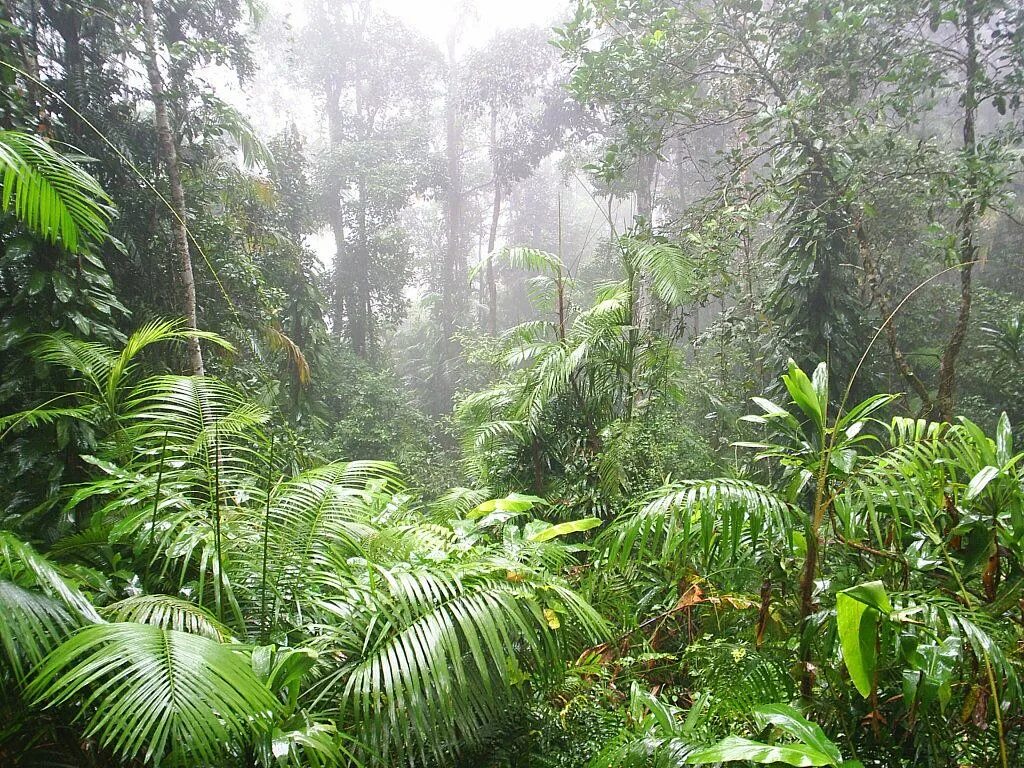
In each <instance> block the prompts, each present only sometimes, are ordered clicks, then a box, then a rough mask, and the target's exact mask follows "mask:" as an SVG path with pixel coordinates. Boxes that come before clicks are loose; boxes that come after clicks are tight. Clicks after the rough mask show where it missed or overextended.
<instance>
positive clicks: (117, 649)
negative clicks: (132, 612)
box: [28, 623, 277, 765]
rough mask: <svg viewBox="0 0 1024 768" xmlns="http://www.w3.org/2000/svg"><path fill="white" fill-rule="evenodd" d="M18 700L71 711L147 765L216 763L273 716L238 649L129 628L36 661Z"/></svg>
mask: <svg viewBox="0 0 1024 768" xmlns="http://www.w3.org/2000/svg"><path fill="white" fill-rule="evenodd" d="M28 694H29V696H30V697H31V698H32V699H33V700H35V701H36V703H38V704H43V705H45V706H47V707H54V706H59V705H62V704H70V703H74V704H75V707H76V708H77V709H79V713H80V714H79V717H81V718H83V719H85V720H86V731H85V732H86V735H87V736H90V737H95V738H97V740H98V741H99V743H100V744H101V745H102V746H103V747H104V748H107V749H110V750H111V751H112V752H114V753H116V754H118V755H121V756H123V757H125V758H129V759H134V758H142V759H144V760H146V761H151V762H153V763H154V764H156V765H159V764H160V762H161V761H163V760H165V759H166V758H168V757H171V758H172V760H174V761H177V762H188V763H191V764H193V765H209V764H213V763H216V762H217V761H218V760H219V759H220V758H221V757H222V756H223V755H224V753H225V751H226V750H227V749H229V748H230V747H231V745H232V744H239V743H246V742H251V741H252V740H254V739H255V738H256V736H257V735H258V733H259V732H260V731H261V730H262V729H263V728H264V727H265V723H266V721H267V718H268V717H269V716H270V715H271V714H272V713H273V712H274V710H275V709H276V708H277V702H276V700H275V699H274V697H273V696H272V695H271V694H270V691H269V690H268V689H267V688H266V687H265V686H264V685H263V684H262V683H260V681H259V680H258V679H257V678H256V676H255V675H254V673H253V671H252V668H251V666H250V665H249V663H248V661H247V659H246V658H245V656H244V655H242V654H241V653H239V652H238V651H235V650H233V649H231V648H230V647H228V646H224V645H220V644H219V643H216V642H214V641H213V640H210V639H209V638H206V637H202V636H201V635H193V634H188V633H185V632H178V631H176V630H173V629H163V628H161V627H156V626H152V625H149V624H133V623H114V624H97V625H94V626H90V627H86V628H85V629H82V630H80V631H79V632H78V633H77V634H75V635H74V636H72V637H71V638H70V639H69V640H67V641H65V642H64V643H62V644H61V645H60V646H58V647H57V648H56V650H54V651H53V652H52V653H51V654H50V655H49V656H48V657H47V658H46V660H45V661H44V662H43V663H42V665H41V666H40V667H39V669H38V670H37V672H36V676H35V678H34V679H33V681H32V683H31V684H30V686H29V688H28Z"/></svg>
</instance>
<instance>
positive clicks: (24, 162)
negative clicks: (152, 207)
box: [0, 131, 114, 253]
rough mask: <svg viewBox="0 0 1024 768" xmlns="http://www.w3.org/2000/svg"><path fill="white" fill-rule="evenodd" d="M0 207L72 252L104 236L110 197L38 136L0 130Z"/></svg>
mask: <svg viewBox="0 0 1024 768" xmlns="http://www.w3.org/2000/svg"><path fill="white" fill-rule="evenodd" d="M0 173H2V179H3V189H2V190H0V207H2V208H3V210H5V211H11V210H13V211H14V215H15V216H17V217H18V219H19V220H20V221H21V222H22V223H23V224H24V225H25V226H26V227H28V228H29V229H30V230H32V231H33V232H35V233H36V234H38V235H40V236H42V237H44V238H45V239H47V240H48V241H50V242H51V243H54V244H55V245H56V244H58V243H59V244H62V245H63V246H64V247H65V248H67V249H68V250H69V251H71V252H72V253H76V252H78V251H79V250H81V248H82V247H83V245H84V244H85V243H86V242H87V241H93V242H97V243H98V242H102V241H103V240H104V239H106V237H107V225H108V223H109V222H110V220H111V218H112V217H113V211H114V209H113V206H112V204H111V201H110V198H109V197H107V194H106V193H105V192H104V191H103V188H102V187H101V186H100V185H99V183H98V182H97V181H96V180H95V179H94V178H93V177H92V176H90V175H89V174H88V173H86V172H85V171H84V170H83V169H82V168H81V167H80V166H79V165H78V164H77V163H75V162H74V161H73V160H71V159H69V158H68V157H66V156H64V155H62V154H60V153H59V152H57V151H55V150H54V149H53V147H51V146H50V144H48V143H47V142H46V141H45V140H43V139H42V138H41V137H39V136H36V135H34V134H29V133H22V132H19V131H0Z"/></svg>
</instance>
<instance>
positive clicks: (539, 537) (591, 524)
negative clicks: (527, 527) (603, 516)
mask: <svg viewBox="0 0 1024 768" xmlns="http://www.w3.org/2000/svg"><path fill="white" fill-rule="evenodd" d="M600 524H601V520H600V518H597V517H584V518H582V519H580V520H570V521H568V522H566V523H559V524H558V525H552V526H551V527H549V528H545V529H544V530H542V531H537V532H536V533H533V534H531V535H530V536H529V537H528V538H529V540H530V541H536V542H541V541H549V540H551V539H553V538H555V537H557V536H566V535H568V534H570V533H577V532H578V531H589V530H590V529H591V528H597V526H599V525H600Z"/></svg>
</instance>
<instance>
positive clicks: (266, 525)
mask: <svg viewBox="0 0 1024 768" xmlns="http://www.w3.org/2000/svg"><path fill="white" fill-rule="evenodd" d="M273 477H274V436H273V435H271V436H270V456H269V458H268V459H267V504H266V509H265V511H264V515H263V567H262V572H261V576H260V579H261V581H260V632H261V634H262V639H263V642H264V643H266V642H267V641H268V640H269V638H270V626H269V625H268V624H267V556H268V553H269V548H270V547H269V544H270V492H271V489H272V487H273V482H274V481H273Z"/></svg>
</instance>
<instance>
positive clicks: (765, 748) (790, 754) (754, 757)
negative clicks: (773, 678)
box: [686, 736, 834, 766]
mask: <svg viewBox="0 0 1024 768" xmlns="http://www.w3.org/2000/svg"><path fill="white" fill-rule="evenodd" d="M740 760H747V761H750V762H753V763H762V764H766V765H770V764H772V763H785V764H786V765H795V766H819V765H833V764H834V763H833V762H832V759H831V758H830V757H829V756H828V755H826V754H823V753H821V752H819V751H818V750H816V749H813V748H811V747H808V746H804V745H802V744H762V743H760V742H757V741H751V740H750V739H744V738H743V737H741V736H726V737H725V738H724V739H722V740H721V741H720V742H718V743H717V744H715V745H714V746H711V747H705V748H703V749H698V750H696V751H694V752H691V753H690V754H689V755H687V757H686V762H687V763H689V764H691V765H705V764H707V763H729V762H735V761H740Z"/></svg>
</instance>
